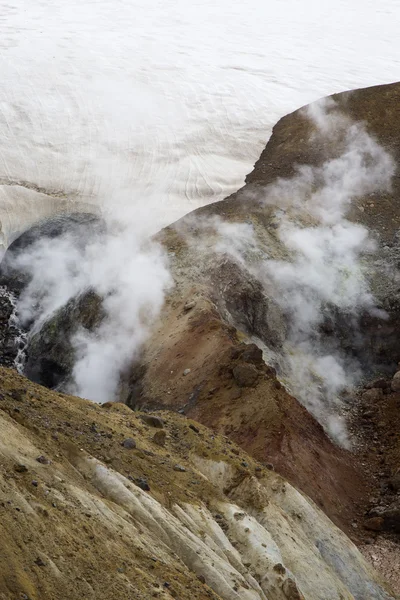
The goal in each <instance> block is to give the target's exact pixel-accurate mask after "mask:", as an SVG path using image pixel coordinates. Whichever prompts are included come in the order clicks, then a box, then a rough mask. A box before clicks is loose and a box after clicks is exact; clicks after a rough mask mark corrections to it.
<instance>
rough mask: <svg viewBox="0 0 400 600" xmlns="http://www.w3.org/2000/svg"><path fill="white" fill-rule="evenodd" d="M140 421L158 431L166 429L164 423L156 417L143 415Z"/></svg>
mask: <svg viewBox="0 0 400 600" xmlns="http://www.w3.org/2000/svg"><path fill="white" fill-rule="evenodd" d="M140 419H141V421H143V423H146V425H149V426H150V427H156V428H158V429H162V428H163V427H164V421H163V420H162V419H160V417H156V416H155V415H141V416H140Z"/></svg>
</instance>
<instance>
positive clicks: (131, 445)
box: [121, 438, 136, 450]
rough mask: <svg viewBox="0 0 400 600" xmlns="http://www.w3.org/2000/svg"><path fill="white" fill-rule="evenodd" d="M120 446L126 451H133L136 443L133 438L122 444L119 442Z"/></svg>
mask: <svg viewBox="0 0 400 600" xmlns="http://www.w3.org/2000/svg"><path fill="white" fill-rule="evenodd" d="M121 446H123V448H126V449H127V450H133V449H134V448H136V442H135V440H134V439H133V438H126V440H124V441H123V442H121Z"/></svg>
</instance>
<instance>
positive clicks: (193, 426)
mask: <svg viewBox="0 0 400 600" xmlns="http://www.w3.org/2000/svg"><path fill="white" fill-rule="evenodd" d="M189 429H191V430H192V431H194V432H195V433H200V429H197V427H196V426H195V425H192V423H191V424H190V425H189Z"/></svg>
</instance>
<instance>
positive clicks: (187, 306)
mask: <svg viewBox="0 0 400 600" xmlns="http://www.w3.org/2000/svg"><path fill="white" fill-rule="evenodd" d="M195 306H196V302H195V300H192V301H191V302H186V304H185V306H184V307H183V310H184V311H185V312H188V311H189V310H192V309H193V308H194V307H195Z"/></svg>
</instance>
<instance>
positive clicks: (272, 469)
mask: <svg viewBox="0 0 400 600" xmlns="http://www.w3.org/2000/svg"><path fill="white" fill-rule="evenodd" d="M265 466H266V467H267V469H268V470H269V471H275V467H274V465H273V464H272V463H267V464H266V465H265Z"/></svg>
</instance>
